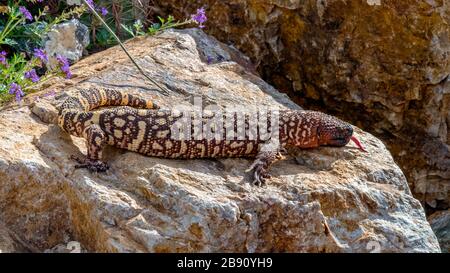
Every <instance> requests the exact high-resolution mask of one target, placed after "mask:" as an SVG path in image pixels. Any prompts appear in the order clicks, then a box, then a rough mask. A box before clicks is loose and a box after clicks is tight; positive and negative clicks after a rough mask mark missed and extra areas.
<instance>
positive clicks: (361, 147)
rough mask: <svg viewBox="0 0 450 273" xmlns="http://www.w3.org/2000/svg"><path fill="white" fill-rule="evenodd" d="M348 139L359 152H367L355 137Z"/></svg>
mask: <svg viewBox="0 0 450 273" xmlns="http://www.w3.org/2000/svg"><path fill="white" fill-rule="evenodd" d="M350 139H351V140H352V141H353V142H354V143H355V144H356V146H358V148H359V149H360V150H361V151H363V152H367V151H366V149H364V147H363V146H362V145H361V142H359V140H358V139H357V138H356V137H354V136H352V137H351V138H350Z"/></svg>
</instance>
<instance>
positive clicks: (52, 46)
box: [44, 19, 89, 68]
mask: <svg viewBox="0 0 450 273" xmlns="http://www.w3.org/2000/svg"><path fill="white" fill-rule="evenodd" d="M88 45H89V29H88V27H87V26H85V25H83V24H82V23H81V22H80V21H79V20H78V19H72V20H69V21H67V22H63V23H60V24H57V25H56V26H54V27H53V28H52V29H51V31H49V32H48V33H47V35H46V37H44V49H45V52H46V53H47V55H48V56H49V63H48V64H47V65H48V66H49V67H50V68H54V67H56V66H57V65H58V60H57V59H56V57H57V56H64V57H66V58H67V59H69V60H70V61H71V62H76V61H78V60H79V59H80V58H81V57H82V56H83V51H84V50H85V49H86V47H87V46H88Z"/></svg>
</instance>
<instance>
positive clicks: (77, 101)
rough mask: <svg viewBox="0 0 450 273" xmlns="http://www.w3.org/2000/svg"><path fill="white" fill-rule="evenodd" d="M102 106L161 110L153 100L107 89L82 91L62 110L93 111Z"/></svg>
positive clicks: (63, 106) (66, 102)
mask: <svg viewBox="0 0 450 273" xmlns="http://www.w3.org/2000/svg"><path fill="white" fill-rule="evenodd" d="M102 106H130V107H133V108H141V109H159V106H158V105H156V104H155V103H154V102H153V101H151V100H145V99H142V98H139V97H136V96H134V95H131V94H127V93H124V92H120V91H117V90H113V89H107V88H94V89H82V90H80V92H79V93H77V95H76V96H73V97H70V98H69V99H67V100H66V101H65V102H64V103H63V105H62V106H61V110H64V109H70V110H80V111H85V112H88V111H91V110H93V109H96V108H99V107H102Z"/></svg>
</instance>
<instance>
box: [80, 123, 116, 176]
mask: <svg viewBox="0 0 450 273" xmlns="http://www.w3.org/2000/svg"><path fill="white" fill-rule="evenodd" d="M83 137H84V138H85V139H86V145H87V156H86V157H85V158H78V157H75V156H72V157H71V158H72V159H74V160H75V161H77V162H78V165H76V166H75V168H77V169H79V168H86V169H88V170H89V171H91V172H106V171H107V170H108V169H109V166H108V164H106V163H105V162H103V161H101V158H102V150H103V147H104V146H105V144H106V136H105V133H104V132H103V131H102V129H101V128H100V127H99V126H98V125H96V124H92V125H89V126H88V127H86V129H84V131H83Z"/></svg>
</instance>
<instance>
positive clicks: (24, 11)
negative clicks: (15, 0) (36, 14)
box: [19, 6, 33, 21]
mask: <svg viewBox="0 0 450 273" xmlns="http://www.w3.org/2000/svg"><path fill="white" fill-rule="evenodd" d="M19 11H20V12H21V13H22V14H23V16H25V18H26V19H28V20H30V21H32V20H33V16H32V15H31V13H30V12H29V11H28V10H27V8H26V7H24V6H20V7H19Z"/></svg>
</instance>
